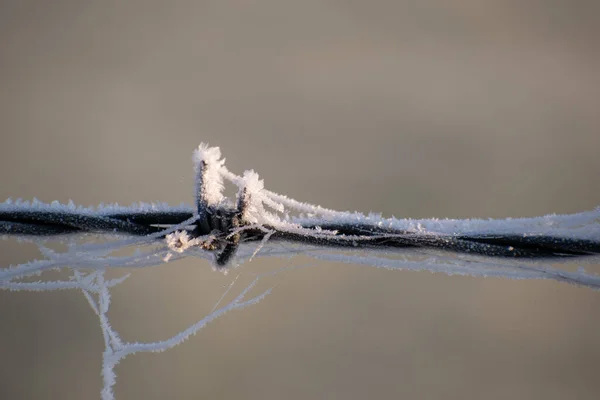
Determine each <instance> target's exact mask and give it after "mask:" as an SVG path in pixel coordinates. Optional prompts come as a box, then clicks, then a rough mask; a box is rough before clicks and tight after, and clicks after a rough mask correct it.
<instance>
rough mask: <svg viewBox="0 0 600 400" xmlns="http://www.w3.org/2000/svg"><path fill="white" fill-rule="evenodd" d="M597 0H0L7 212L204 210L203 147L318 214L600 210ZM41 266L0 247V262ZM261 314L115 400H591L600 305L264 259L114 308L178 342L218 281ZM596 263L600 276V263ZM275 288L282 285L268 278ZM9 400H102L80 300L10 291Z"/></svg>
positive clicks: (187, 275)
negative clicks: (192, 205)
mask: <svg viewBox="0 0 600 400" xmlns="http://www.w3.org/2000/svg"><path fill="white" fill-rule="evenodd" d="M599 5H600V3H598V2H592V1H544V2H542V1H528V2H518V1H500V0H479V1H474V0H472V1H466V0H463V1H453V2H447V1H441V0H436V1H418V2H416V1H415V2H405V1H389V2H385V1H371V2H359V1H345V2H342V1H310V0H309V1H301V2H300V1H296V2H292V1H290V2H287V1H253V2H248V1H211V2H184V1H171V2H153V1H127V2H120V1H119V2H117V1H102V2H101V1H85V2H79V1H62V2H61V1H54V2H44V1H2V2H1V3H0V87H1V90H0V134H1V136H0V182H2V184H1V185H0V199H1V200H3V199H5V198H7V197H13V198H16V197H22V198H26V199H31V198H33V197H37V198H39V199H40V200H43V201H52V200H59V201H61V202H66V201H67V200H69V199H73V201H74V202H75V203H77V204H83V205H90V204H98V203H100V202H119V203H123V204H129V203H132V202H134V201H153V200H159V201H167V202H169V203H171V204H178V203H180V202H190V201H191V199H192V195H193V193H192V188H193V174H192V165H191V152H192V150H193V149H194V147H195V146H197V145H198V144H199V143H200V142H201V141H204V142H209V143H210V144H211V145H218V146H221V149H222V151H223V153H224V155H225V157H226V158H227V165H228V166H229V168H230V169H231V170H232V171H234V172H238V173H239V172H242V171H243V170H244V169H250V168H253V169H255V170H256V171H257V172H258V173H259V174H260V175H261V177H262V178H264V179H265V185H266V187H267V188H269V189H271V190H274V191H277V192H281V193H285V194H287V195H289V196H291V197H294V198H297V199H299V200H302V201H309V202H312V203H317V204H321V205H323V206H326V207H331V208H337V209H343V210H358V211H363V212H369V211H371V210H373V211H377V212H383V214H384V215H392V214H393V215H395V216H396V217H405V216H406V217H456V218H465V217H498V218H501V217H509V216H511V217H518V216H533V215H542V214H547V213H552V212H557V213H569V212H577V211H582V210H586V209H591V208H593V207H595V206H597V205H599V204H600V187H599V186H598V184H597V182H598V174H599V172H600V157H599V156H598V149H600V133H599V128H600V113H599V112H598V110H599V109H600V74H599V73H598V71H600V50H599V49H600V47H598V44H597V41H598V40H597V38H598V37H599V33H600V32H599V31H600V28H599V27H600V6H599ZM36 257H40V255H39V254H38V253H37V252H36V250H35V246H32V245H26V244H21V243H17V242H16V241H14V240H7V241H1V242H0V267H5V266H8V265H10V264H15V263H20V262H25V261H28V260H31V259H34V258H36ZM307 262H310V263H313V264H314V265H315V267H314V268H307V269H298V270H293V271H291V272H289V273H287V274H285V275H284V276H282V277H277V278H274V279H273V280H272V281H271V284H273V283H276V284H277V287H276V289H275V291H274V292H273V294H272V295H270V296H269V297H267V299H265V300H264V301H263V302H262V303H260V304H259V305H257V306H254V307H252V308H249V309H246V310H244V311H242V312H235V313H232V314H229V315H227V316H225V317H224V318H223V319H220V320H218V321H217V322H215V323H213V324H212V325H210V326H208V327H207V328H206V329H205V330H203V331H201V333H200V334H199V335H198V336H196V337H194V338H192V339H191V340H190V341H189V342H187V343H185V344H184V345H182V346H180V347H178V348H176V349H174V350H171V351H169V352H167V353H164V354H152V355H147V354H143V355H135V356H132V357H130V358H128V359H126V360H125V361H124V362H123V363H122V364H121V365H119V366H118V367H117V370H116V372H117V374H118V381H117V386H116V394H117V399H163V398H182V399H197V398H223V399H238V398H243V399H257V398H267V399H276V398H277V399H280V398H284V399H305V398H344V399H348V398H349V399H364V398H377V399H383V398H394V399H396V398H424V399H436V398H443V399H454V398H456V399H465V398H467V399H481V398H483V399H505V398H512V399H565V398H568V399H596V398H598V396H599V395H600V382H599V381H598V379H597V377H596V375H597V374H596V371H597V366H598V364H599V363H600V342H599V341H598V334H597V332H598V329H599V327H600V318H599V317H598V315H599V313H600V294H599V293H596V292H592V291H590V290H587V289H580V288H576V287H572V286H566V285H561V284H558V283H554V282H526V281H507V280H499V279H473V278H461V277H447V276H443V275H432V274H429V273H404V272H390V271H382V270H376V269H372V268H367V267H359V266H352V265H334V264H326V263H320V262H314V261H310V260H308V259H305V258H303V257H297V258H293V259H281V260H265V259H261V258H257V259H255V260H254V261H252V263H248V264H244V265H242V266H241V267H240V268H239V269H238V270H236V271H232V273H231V274H229V275H228V276H223V275H221V274H218V273H214V272H212V271H211V270H210V267H209V265H208V264H207V263H206V262H204V261H201V260H196V259H187V260H184V261H182V262H176V263H170V264H167V265H163V266H159V267H156V268H151V269H148V270H145V271H140V272H136V273H135V274H134V275H133V276H132V277H131V278H130V279H129V280H128V281H127V282H126V283H125V284H123V285H121V286H119V287H118V288H116V289H115V291H114V298H113V305H112V309H111V312H110V317H111V318H112V321H113V324H114V326H115V327H116V328H117V330H118V331H119V332H121V333H122V335H123V337H124V339H126V340H131V341H134V340H158V339H162V338H166V337H168V336H169V335H171V334H174V333H176V332H177V331H180V330H182V329H184V328H185V327H187V326H188V325H189V324H191V323H193V322H195V321H196V320H198V319H200V318H201V317H202V316H204V315H205V314H206V313H207V312H209V311H210V309H211V308H212V306H213V304H214V302H215V301H216V300H217V299H218V298H219V297H220V295H221V293H222V292H223V291H224V289H225V287H226V285H228V283H229V282H231V280H232V279H234V278H235V276H237V274H238V273H242V276H241V278H240V282H239V283H238V284H236V285H239V286H238V289H241V288H242V285H243V283H244V282H248V281H249V280H250V279H252V273H255V272H259V271H263V270H268V269H273V268H277V267H281V266H289V265H304V264H306V263H307ZM586 268H587V269H589V270H592V271H595V272H600V266H598V265H591V266H590V265H588V266H586ZM266 284H268V283H265V285H266ZM0 321H1V322H0V398H1V399H42V398H44V399H46V398H52V399H81V398H98V397H99V393H100V385H101V377H100V361H101V354H102V350H103V348H102V346H103V342H102V338H101V333H100V329H99V327H98V323H97V320H96V319H95V317H94V315H93V313H92V312H91V310H90V309H89V307H88V305H87V303H86V302H85V299H84V298H83V296H82V295H81V294H79V293H75V292H62V293H10V292H0Z"/></svg>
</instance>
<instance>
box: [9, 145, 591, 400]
mask: <svg viewBox="0 0 600 400" xmlns="http://www.w3.org/2000/svg"><path fill="white" fill-rule="evenodd" d="M193 163H194V171H195V173H196V181H195V204H194V205H193V206H189V205H185V204H181V205H179V206H175V207H174V206H169V205H167V204H163V203H139V204H134V205H131V206H128V207H123V206H119V205H116V204H115V205H100V206H97V207H87V208H85V207H80V206H76V205H74V204H73V203H72V202H69V203H68V204H59V203H58V202H52V203H50V204H46V203H42V202H40V201H37V200H33V201H32V202H27V201H21V200H16V201H11V200H10V199H9V200H7V201H5V202H4V203H2V204H0V234H3V236H4V237H7V236H8V235H10V236H17V237H18V238H19V240H24V241H33V242H34V243H35V244H37V246H38V248H39V250H40V252H41V254H42V255H43V256H44V257H45V259H43V260H35V261H30V262H27V263H24V264H20V265H16V266H10V267H5V268H2V269H0V288H2V289H5V290H13V291H22V290H28V291H51V290H67V289H76V290H80V291H81V292H82V294H83V295H84V296H85V298H86V299H87V301H88V303H89V305H90V307H91V309H92V310H93V312H94V313H95V314H96V316H97V317H98V319H99V321H100V327H101V330H102V334H103V338H104V346H105V350H104V353H103V357H102V376H103V382H104V384H103V389H102V394H101V395H102V398H103V399H105V400H108V399H113V398H114V392H113V387H114V385H115V383H116V375H115V372H114V368H115V366H116V365H117V364H118V363H119V362H120V361H121V360H122V359H123V358H125V357H126V356H128V355H130V354H134V353H137V352H161V351H165V350H167V349H170V348H172V347H173V346H176V345H177V344H180V343H182V342H183V341H185V340H186V339H187V338H189V337H190V336H191V335H194V334H195V333H197V332H198V331H199V330H200V329H202V328H203V327H204V326H206V324H208V323H209V322H211V321H212V320H214V319H216V318H218V317H220V316H221V315H223V314H224V313H226V312H227V311H231V310H235V309H240V308H243V307H246V306H249V305H253V304H256V303H257V302H259V301H260V300H262V299H263V298H264V297H265V296H266V295H268V294H269V293H270V289H269V290H267V291H265V292H263V293H261V294H259V295H257V296H254V297H251V296H248V295H249V292H250V290H251V289H252V288H253V287H254V286H255V285H256V283H257V281H258V280H259V279H261V277H262V276H263V275H259V276H257V277H256V279H255V280H254V281H253V282H252V283H251V284H250V285H249V286H248V287H246V288H245V289H243V290H242V291H241V293H240V294H239V295H238V296H237V297H236V298H235V299H234V300H233V301H231V302H230V303H229V304H227V305H225V306H221V307H219V305H220V304H219V303H217V304H216V305H215V307H214V308H213V310H212V311H211V313H210V314H209V315H207V316H206V317H204V318H203V319H201V320H200V321H197V322H196V323H194V324H192V325H190V326H189V327H188V328H186V329H184V330H182V331H181V332H180V333H178V334H177V335H175V336H173V337H171V338H169V339H166V340H163V341H158V342H152V343H137V342H132V343H127V342H124V341H123V340H122V339H121V338H120V336H119V334H118V332H117V331H116V330H115V329H114V328H113V327H112V326H111V324H110V322H109V319H108V316H107V312H108V309H109V306H110V289H111V288H113V287H114V286H116V285H118V284H120V283H122V282H123V281H124V280H125V279H127V278H128V277H129V274H126V275H123V276H121V277H120V278H116V279H110V280H109V279H106V278H105V272H106V270H107V269H108V268H111V269H118V268H129V271H131V269H133V268H144V267H149V266H155V265H159V264H163V263H166V262H169V261H173V260H176V259H180V258H182V257H187V256H194V257H197V258H203V259H206V260H209V261H211V262H212V265H213V268H215V269H217V270H221V271H223V272H227V271H228V269H229V268H230V267H231V266H236V265H240V264H242V263H244V262H245V261H249V260H251V259H252V258H253V257H255V256H260V257H267V256H268V257H280V256H285V257H289V256H291V255H293V254H296V253H302V254H304V255H309V256H311V257H313V258H315V259H323V260H329V261H336V262H344V263H352V264H360V265H367V266H373V267H381V268H386V269H394V270H416V271H431V272H441V273H445V274H448V275H468V276H476V277H485V276H492V277H504V278H511V279H548V280H555V281H558V282H565V283H570V284H575V285H578V286H583V287H589V288H592V289H595V290H598V289H600V276H598V275H596V274H591V273H586V272H585V271H584V270H583V268H580V269H579V270H578V271H568V270H565V269H560V268H557V267H554V266H551V263H550V262H548V261H547V260H545V259H543V258H542V259H541V261H540V260H533V259H532V260H527V259H511V258H510V257H508V258H507V257H497V258H493V257H485V255H486V251H487V250H486V249H488V248H490V249H493V250H494V251H498V248H501V249H502V251H505V252H509V254H510V252H511V251H512V250H511V246H502V245H497V243H502V241H501V240H500V239H502V238H505V237H512V238H517V239H518V243H520V244H524V246H525V247H524V249H525V250H527V249H528V247H527V246H529V247H532V246H533V245H531V243H533V244H535V243H536V242H535V240H536V238H543V237H551V238H555V239H556V241H558V242H560V243H567V245H565V246H563V247H564V248H565V251H566V252H569V251H572V252H573V254H575V255H578V254H579V253H582V254H587V253H590V254H596V253H594V251H595V250H596V249H598V248H600V245H598V241H599V238H600V208H596V209H595V210H592V211H587V212H582V213H577V214H571V215H547V216H543V217H536V218H515V219H505V220H491V219H487V220H484V219H468V220H453V219H419V220H414V219H396V218H382V217H381V216H380V215H378V214H369V215H364V214H360V213H353V212H340V211H335V210H331V209H327V208H323V207H320V206H316V205H311V204H308V203H302V202H299V201H296V200H293V199H290V198H288V197H286V196H284V195H280V194H277V193H274V192H271V191H269V190H267V189H265V187H264V182H263V180H261V179H260V178H259V176H258V174H257V173H256V172H254V171H246V172H244V173H243V174H242V175H241V176H239V175H236V174H234V173H232V172H230V171H229V170H228V169H227V167H226V166H225V160H224V159H223V158H222V157H221V152H220V149H219V148H218V147H209V146H208V145H206V144H201V145H200V146H199V147H198V148H197V149H196V150H195V151H194V154H193ZM225 184H233V185H235V186H236V187H237V188H238V191H237V196H236V199H234V200H232V199H228V198H226V197H225V196H224V195H223V190H224V186H225ZM153 218H154V219H156V220H155V221H154V220H152V219H153ZM149 221H150V222H149ZM153 222H155V223H153ZM98 235H102V238H103V239H104V240H103V241H101V242H90V241H89V240H88V239H90V238H97V237H98ZM463 237H466V238H469V237H470V238H476V239H477V238H483V239H481V240H483V241H484V243H483V244H482V243H480V242H477V241H473V242H468V241H467V243H468V246H471V245H472V246H473V247H472V248H471V247H467V248H466V249H465V248H463V247H464V246H463V247H461V246H462V242H460V241H455V242H452V240H454V239H456V238H463ZM50 239H52V240H58V241H61V242H63V243H65V244H66V245H67V250H66V251H64V252H56V251H55V250H52V249H50V248H49V247H48V246H46V241H48V240H50ZM440 239H441V240H440ZM446 239H447V240H448V242H449V243H450V242H452V243H454V244H452V245H453V246H454V247H455V248H454V249H459V250H462V252H461V254H454V253H448V252H446V251H444V250H447V249H445V248H444V247H443V243H444V241H445V240H446ZM530 239H531V240H530ZM398 240H407V241H408V242H407V243H409V244H412V243H417V244H418V243H429V242H431V243H435V246H429V247H424V248H419V247H416V248H413V246H407V248H406V249H391V248H390V249H386V248H385V246H383V245H380V243H383V244H385V243H386V241H389V242H393V241H398ZM282 242H286V243H285V246H284V245H283V244H282ZM456 243H459V244H460V246H458V245H457V244H456ZM489 243H492V244H493V245H489ZM573 243H575V244H576V245H577V246H576V247H574V246H575V245H573ZM581 243H582V244H581ZM551 244H552V243H551ZM579 244H581V245H579ZM371 245H372V246H371ZM482 246H483V247H482ZM486 246H488V247H486ZM436 247H437V248H436ZM533 247H535V246H533ZM124 248H130V249H132V250H133V252H132V253H131V254H129V255H126V256H123V255H120V256H117V255H115V252H116V251H117V250H121V249H124ZM449 248H450V249H452V248H451V247H449ZM482 249H483V250H482ZM581 249H583V250H581ZM465 250H466V251H465ZM470 250H473V251H474V252H476V251H479V255H475V256H473V255H472V254H469V252H470ZM533 250H535V249H533ZM533 250H532V251H533ZM578 252H579V253H578ZM225 253H226V254H225ZM555 255H556V256H557V257H558V259H557V260H554V261H553V262H552V263H555V262H556V261H559V262H564V261H570V262H572V261H573V259H572V258H565V259H564V260H562V261H561V260H560V256H562V255H569V254H555ZM577 260H578V261H579V260H580V259H579V258H577ZM597 260H598V258H597V257H591V258H588V259H587V261H588V262H589V261H591V262H597ZM57 269H63V270H67V271H69V272H70V277H69V279H68V280H62V281H51V280H47V279H43V277H41V275H42V274H43V273H44V272H45V271H48V270H57ZM36 277H39V278H36ZM230 289H231V286H230V287H229V288H228V289H227V291H229V290H230Z"/></svg>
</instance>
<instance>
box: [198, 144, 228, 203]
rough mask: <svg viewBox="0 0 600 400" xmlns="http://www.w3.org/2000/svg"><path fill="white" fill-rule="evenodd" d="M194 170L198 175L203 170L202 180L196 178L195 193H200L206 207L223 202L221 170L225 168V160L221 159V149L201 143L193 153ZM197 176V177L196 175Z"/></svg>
mask: <svg viewBox="0 0 600 400" xmlns="http://www.w3.org/2000/svg"><path fill="white" fill-rule="evenodd" d="M192 159H193V161H194V169H195V171H196V174H199V173H200V172H201V171H202V170H203V169H204V180H203V181H202V182H201V181H200V179H198V178H197V182H196V191H197V193H198V192H200V191H201V192H202V193H203V194H204V197H205V198H206V199H207V201H208V204H207V205H218V204H219V203H221V201H223V176H222V174H221V170H222V169H223V167H224V166H225V159H221V149H219V148H218V147H209V146H208V144H206V143H201V144H200V146H198V148H197V149H196V150H195V151H194V155H193V158H192ZM197 176H199V175H197Z"/></svg>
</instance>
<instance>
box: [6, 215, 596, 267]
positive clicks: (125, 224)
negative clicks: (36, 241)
mask: <svg viewBox="0 0 600 400" xmlns="http://www.w3.org/2000/svg"><path fill="white" fill-rule="evenodd" d="M237 214H238V213H237V212H236V210H228V209H214V208H211V207H207V208H205V209H204V211H203V217H200V222H197V223H195V224H192V225H191V227H192V228H194V229H193V230H192V232H193V233H194V235H195V236H200V235H207V234H210V233H212V234H216V235H218V236H220V237H222V238H225V237H226V236H228V235H229V234H230V233H231V231H232V230H233V229H234V228H238V227H240V226H242V224H240V221H237V222H234V221H235V217H236V215H237ZM192 217H193V213H192V212H185V211H143V212H131V213H126V212H115V213H108V214H104V215H102V216H95V215H89V214H88V213H85V212H78V211H75V210H74V211H63V210H60V211H51V210H43V211H42V210H27V211H25V210H13V211H0V234H5V235H25V236H27V235H33V236H53V235H66V234H76V233H82V232H90V233H112V234H126V235H135V236H146V235H150V234H154V233H158V232H161V231H164V230H165V229H166V228H168V227H169V226H171V225H176V224H180V223H182V222H184V221H186V220H188V219H190V218H192ZM203 225H204V227H203V228H202V226H203ZM265 228H266V229H268V230H273V231H274V233H273V234H272V235H271V237H270V240H283V241H292V242H299V243H307V244H314V245H321V246H333V247H352V248H356V247H362V248H435V249H440V250H447V251H452V252H457V253H470V254H476V255H483V256H489V257H511V258H565V257H581V256H591V255H600V242H598V241H594V240H587V239H572V238H564V237H553V236H547V235H543V236H539V235H535V236H524V235H517V234H506V235H504V234H503V235H496V234H494V235H483V234H482V235H477V234H474V235H437V234H436V235H427V234H422V233H414V232H410V231H395V230H390V229H382V228H380V227H378V226H371V225H365V224H357V225H343V224H331V225H320V228H321V229H323V230H330V231H337V234H336V235H319V236H310V235H304V234H301V233H296V232H288V231H278V230H277V229H275V228H273V227H269V226H265ZM305 228H309V229H310V228H316V227H315V226H306V227H305ZM264 236H265V233H264V232H263V231H262V230H258V229H248V230H245V231H243V232H242V233H241V234H240V237H239V238H238V239H237V241H236V243H233V246H229V248H227V246H226V244H227V243H225V246H224V249H223V251H225V250H226V252H227V253H228V254H227V255H222V256H223V257H225V259H224V260H222V263H223V264H222V265H224V264H225V263H227V261H228V260H229V259H230V257H231V256H233V253H235V249H236V247H235V246H236V245H237V244H238V243H239V242H250V241H260V240H262V239H263V237H264ZM161 237H164V236H161ZM230 253H231V254H230ZM219 264H221V262H220V263H219Z"/></svg>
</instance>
